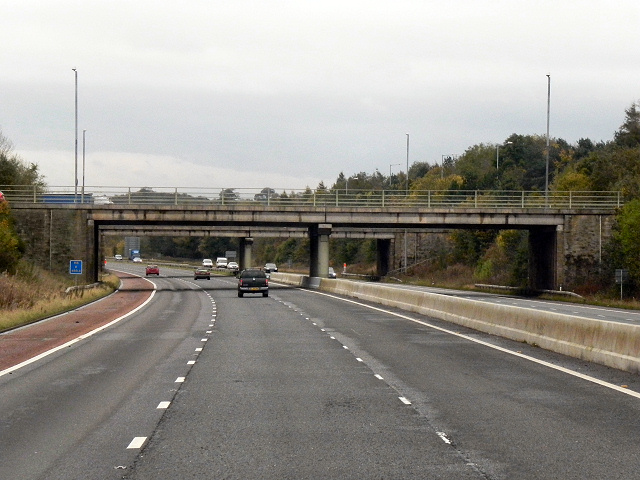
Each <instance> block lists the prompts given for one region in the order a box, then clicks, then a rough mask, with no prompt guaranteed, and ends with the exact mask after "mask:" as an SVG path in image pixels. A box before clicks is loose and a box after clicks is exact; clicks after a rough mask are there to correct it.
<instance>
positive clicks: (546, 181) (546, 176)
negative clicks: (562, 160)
mask: <svg viewBox="0 0 640 480" xmlns="http://www.w3.org/2000/svg"><path fill="white" fill-rule="evenodd" d="M550 108H551V74H550V73H549V74H547V148H546V151H545V157H546V162H545V171H544V200H545V206H548V204H549V111H550Z"/></svg>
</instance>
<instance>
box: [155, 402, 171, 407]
mask: <svg viewBox="0 0 640 480" xmlns="http://www.w3.org/2000/svg"><path fill="white" fill-rule="evenodd" d="M169 405H171V402H160V403H159V404H158V406H157V407H156V408H162V409H164V408H169Z"/></svg>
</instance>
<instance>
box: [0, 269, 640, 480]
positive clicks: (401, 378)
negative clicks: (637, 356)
mask: <svg viewBox="0 0 640 480" xmlns="http://www.w3.org/2000/svg"><path fill="white" fill-rule="evenodd" d="M127 268H140V267H139V266H135V267H134V266H128V267H127ZM140 271H141V272H143V270H142V269H140ZM161 272H162V276H161V277H160V278H158V279H155V278H154V279H152V281H153V282H155V283H156V284H157V285H158V288H159V290H158V292H157V293H156V296H155V297H154V299H153V301H152V302H150V303H149V304H148V305H147V306H146V307H145V308H144V309H142V310H140V311H139V312H138V313H137V314H135V315H132V316H131V317H129V318H127V319H126V320H125V321H123V322H120V323H118V324H116V325H114V326H112V327H109V328H108V329H106V330H105V331H103V332H101V333H99V334H96V335H94V336H93V337H91V338H89V339H87V340H86V341H82V342H78V343H77V344H74V345H73V346H72V347H69V348H68V349H66V350H65V351H63V352H57V353H56V354H54V355H51V356H49V357H47V358H46V359H45V360H43V361H40V362H35V363H34V364H32V365H29V366H27V367H24V368H23V369H20V370H18V371H16V372H13V374H12V375H11V376H2V377H0V419H1V420H0V439H1V443H0V478H25V479H31V478H34V479H40V478H42V479H45V478H46V479H57V478H60V479H61V478H65V479H75V478H78V479H80V478H82V479H93V478H95V479H109V478H128V479H176V478H214V479H217V478H224V479H248V478H264V479H286V478H296V479H304V478H310V479H321V478H326V479H329V478H331V479H348V478H354V479H355V478H358V479H363V478H380V479H382V478H394V479H395V478H403V479H404V478H408V479H409V478H420V479H424V478H429V479H516V478H517V479H560V478H562V479H581V480H582V479H585V478H589V479H605V478H606V479H608V478H638V467H639V466H640V461H639V460H638V458H640V457H639V454H640V442H638V441H637V432H638V430H639V428H640V415H639V414H640V398H638V397H637V396H634V395H633V393H635V392H640V380H639V377H638V376H636V375H631V374H627V373H624V372H620V371H617V370H613V369H609V368H606V367H601V366H597V365H592V364H588V363H586V362H581V361H579V360H575V359H569V358H566V357H562V356H560V355H555V354H552V353H549V352H545V351H543V350H541V349H536V348H533V347H529V346H527V345H523V344H517V343H514V342H509V341H506V340H502V339H498V338H495V337H491V336H488V335H484V334H480V333H477V332H473V331H470V330H465V329H462V328H460V327H457V326H453V325H451V324H446V323H444V322H439V321H436V320H434V319H429V318H427V317H421V316H419V315H414V314H410V315H407V314H406V313H405V312H400V311H394V310H389V309H380V308H379V306H376V305H371V304H365V303H362V302H353V301H352V300H349V299H343V298H338V297H335V296H330V295H325V294H322V293H320V292H313V291H304V290H298V289H294V288H290V287H285V286H278V285H275V284H272V291H271V293H270V296H269V297H268V298H262V297H261V296H258V295H255V296H253V295H247V296H245V297H244V298H238V297H237V296H236V291H235V283H234V281H233V279H232V278H219V277H215V278H212V280H210V281H207V280H198V281H193V279H192V277H191V276H190V274H189V273H180V272H178V271H169V270H164V269H162V270H161ZM167 274H169V275H170V276H169V277H166V276H165V275H167ZM200 349H201V351H200ZM190 361H191V362H193V363H192V364H188V362H190ZM572 372H576V373H577V375H576V374H572ZM176 380H178V381H176ZM621 385H624V386H625V387H623V388H620V386H621ZM630 393H631V394H630ZM160 402H169V403H168V404H161V403H160ZM158 407H162V408H158ZM134 439H137V443H136V442H133V440H134Z"/></svg>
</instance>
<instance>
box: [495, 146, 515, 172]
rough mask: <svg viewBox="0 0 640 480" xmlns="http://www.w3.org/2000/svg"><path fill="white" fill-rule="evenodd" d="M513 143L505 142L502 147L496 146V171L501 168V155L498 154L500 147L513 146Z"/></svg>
mask: <svg viewBox="0 0 640 480" xmlns="http://www.w3.org/2000/svg"><path fill="white" fill-rule="evenodd" d="M512 144H513V142H504V143H503V144H502V145H500V144H498V145H496V170H498V169H499V168H500V154H499V153H498V151H499V149H500V147H504V146H505V145H512Z"/></svg>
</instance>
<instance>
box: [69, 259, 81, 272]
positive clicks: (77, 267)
mask: <svg viewBox="0 0 640 480" xmlns="http://www.w3.org/2000/svg"><path fill="white" fill-rule="evenodd" d="M69 273H70V274H71V275H82V260H69Z"/></svg>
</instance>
